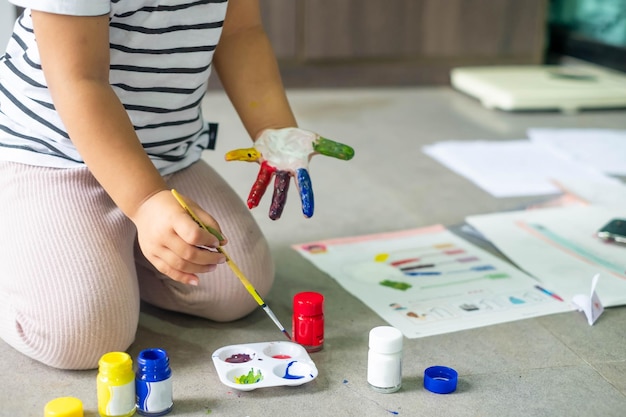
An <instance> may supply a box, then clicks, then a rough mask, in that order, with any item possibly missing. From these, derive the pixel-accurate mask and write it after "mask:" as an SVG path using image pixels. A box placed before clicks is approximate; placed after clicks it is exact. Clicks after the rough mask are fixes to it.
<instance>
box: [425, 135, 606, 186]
mask: <svg viewBox="0 0 626 417" xmlns="http://www.w3.org/2000/svg"><path fill="white" fill-rule="evenodd" d="M423 151H424V152H425V153H426V154H427V155H430V156H431V157H433V158H435V159H436V160H438V161H439V162H440V163H442V164H444V165H445V166H447V167H448V168H450V169H451V170H453V171H455V172H457V173H458V174H460V175H463V176H465V177H467V178H468V179H469V180H470V181H472V182H473V183H475V184H476V185H478V186H479V187H481V188H482V189H483V190H485V191H487V192H488V193H490V194H491V195H493V196H495V197H515V196H528V195H546V194H558V193H560V190H559V188H558V187H557V186H556V185H555V184H554V183H553V182H552V180H553V179H554V178H556V177H558V178H569V179H574V180H576V179H581V180H586V181H591V180H593V181H595V182H604V181H612V180H613V179H611V178H609V177H606V176H605V175H604V174H602V173H601V172H599V171H597V170H595V169H593V168H590V167H587V166H583V165H581V164H578V163H574V162H572V161H571V160H569V159H566V158H563V157H561V156H559V155H556V154H554V153H552V152H549V151H547V150H546V149H545V148H543V147H541V146H539V145H536V144H534V143H532V142H530V141H529V140H513V141H498V142H493V141H473V142H466V141H463V142H457V141H450V142H440V143H435V144H432V145H427V146H425V147H424V148H423Z"/></svg>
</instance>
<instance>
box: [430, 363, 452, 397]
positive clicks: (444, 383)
mask: <svg viewBox="0 0 626 417" xmlns="http://www.w3.org/2000/svg"><path fill="white" fill-rule="evenodd" d="M458 379H459V374H458V372H457V371H455V370H454V369H452V368H448V367H447V366H431V367H430V368H426V370H425V371H424V388H426V389H427V390H428V391H430V392H434V393H435V394H449V393H451V392H454V391H455V390H456V384H457V381H458Z"/></svg>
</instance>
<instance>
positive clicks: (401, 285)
mask: <svg viewBox="0 0 626 417" xmlns="http://www.w3.org/2000/svg"><path fill="white" fill-rule="evenodd" d="M379 284H380V285H382V286H383V287H389V288H393V289H394V290H400V291H406V290H408V289H409V288H411V287H412V285H411V284H408V283H406V282H400V281H391V280H388V279H386V280H384V281H380V282H379Z"/></svg>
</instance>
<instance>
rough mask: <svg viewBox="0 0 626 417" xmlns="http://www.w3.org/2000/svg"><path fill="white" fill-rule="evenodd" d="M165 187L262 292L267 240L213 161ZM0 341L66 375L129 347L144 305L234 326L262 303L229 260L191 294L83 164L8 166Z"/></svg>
mask: <svg viewBox="0 0 626 417" xmlns="http://www.w3.org/2000/svg"><path fill="white" fill-rule="evenodd" d="M166 179H167V181H168V184H169V186H170V187H172V188H176V189H177V190H178V191H180V192H181V193H183V194H185V195H187V196H189V197H190V198H192V199H194V200H195V201H196V202H197V203H198V204H199V205H200V206H202V207H203V208H204V209H205V210H207V211H208V212H209V213H210V214H211V215H212V216H213V217H215V218H216V220H217V221H218V222H219V223H220V226H221V228H222V231H223V232H224V234H225V236H226V237H228V239H229V244H228V245H227V246H226V248H227V250H228V254H229V255H230V256H231V257H232V258H233V260H235V262H236V263H237V264H238V266H239V267H240V268H241V270H242V271H244V273H245V274H246V276H247V277H248V279H249V280H250V281H251V282H252V283H253V285H254V286H255V287H256V288H257V290H258V291H259V293H260V294H261V295H262V296H264V295H265V294H267V292H268V291H269V290H270V287H271V285H272V282H273V280H274V265H273V262H272V259H271V257H270V256H271V255H270V252H269V248H268V245H267V242H266V241H265V239H264V237H263V235H262V234H261V231H260V229H259V227H258V226H257V224H256V223H255V221H254V219H253V218H252V216H251V214H250V213H249V211H248V208H247V207H246V206H245V204H244V203H243V202H242V201H241V199H240V198H239V197H238V196H237V195H236V194H235V192H234V191H233V190H232V189H231V188H230V187H229V185H228V184H226V182H225V181H224V180H223V179H222V178H221V177H220V176H219V175H218V174H217V173H216V172H215V171H214V170H213V169H212V168H211V167H209V166H208V165H207V164H206V163H205V162H203V161H199V162H196V163H195V164H194V165H192V166H191V167H189V168H187V169H185V170H182V171H180V172H178V173H175V174H172V175H170V176H168V177H167V178H166ZM0 232H1V239H0V337H1V338H2V339H3V340H4V341H5V342H7V343H8V344H9V345H11V346H13V347H14V348H15V349H17V350H18V351H20V352H22V353H24V354H25V355H28V356H30V357H31V358H33V359H35V360H38V361H40V362H43V363H45V364H47V365H50V366H53V367H56V368H63V369H92V368H96V367H97V362H98V359H99V358H100V356H101V355H103V354H104V353H106V352H110V351H123V350H126V349H127V348H128V347H129V346H130V344H131V343H132V342H133V340H134V337H135V332H136V330H137V323H138V319H139V300H140V297H141V299H143V300H144V301H146V302H148V303H150V304H153V305H156V306H158V307H161V308H164V309H168V310H174V311H179V312H183V313H187V314H193V315H196V316H200V317H206V318H208V319H211V320H216V321H230V320H235V319H238V318H240V317H243V316H245V315H246V314H248V313H250V312H251V311H252V310H253V309H254V308H255V307H256V306H257V304H256V303H255V301H254V299H253V298H252V297H251V296H250V295H249V294H248V292H247V291H246V289H245V288H244V286H243V285H241V283H240V282H239V280H238V279H237V278H236V277H235V276H234V275H233V274H232V272H231V271H230V269H229V268H228V266H227V265H226V264H222V265H219V266H218V268H217V270H216V271H214V272H212V273H209V274H206V275H205V276H201V279H200V285H199V286H198V287H193V286H189V285H184V284H180V283H178V282H176V281H173V280H171V279H169V278H167V277H165V276H163V275H162V274H160V273H159V272H158V271H156V270H155V269H154V268H153V267H152V265H151V264H150V263H148V262H147V260H146V259H145V258H144V257H143V255H142V254H141V252H140V250H139V248H138V245H137V240H136V230H135V227H134V225H133V223H132V222H131V221H130V220H129V219H128V218H126V217H125V216H124V214H122V212H121V211H120V210H119V209H118V208H117V207H116V206H115V204H114V203H113V201H112V200H111V199H110V198H109V196H108V195H107V194H106V192H105V191H104V190H103V189H102V187H101V186H100V185H99V184H98V183H97V182H96V181H95V179H94V178H93V176H92V175H91V174H90V172H89V171H88V170H87V168H79V169H54V168H45V167H36V166H29V165H23V164H17V163H10V162H0Z"/></svg>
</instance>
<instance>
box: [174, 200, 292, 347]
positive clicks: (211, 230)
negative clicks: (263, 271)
mask: <svg viewBox="0 0 626 417" xmlns="http://www.w3.org/2000/svg"><path fill="white" fill-rule="evenodd" d="M172 195H173V196H174V198H176V200H177V201H178V203H179V204H180V205H181V207H183V208H184V209H185V210H186V211H187V213H188V214H189V216H191V218H192V219H193V220H194V221H195V222H196V223H197V225H198V226H200V228H201V229H203V230H206V231H207V232H209V233H210V234H211V235H213V236H214V237H216V238H217V239H218V240H219V243H220V245H221V244H223V243H225V242H226V240H225V239H224V237H223V236H222V234H221V233H220V232H219V231H217V230H216V229H214V228H213V227H211V226H209V225H207V224H205V223H204V222H203V221H202V220H200V218H199V217H198V216H197V215H196V214H195V212H194V211H193V210H192V209H191V207H189V205H188V204H187V203H186V202H185V200H184V199H183V197H182V196H181V195H180V194H178V192H177V191H176V190H172ZM199 247H200V248H202V249H208V250H209V251H212V250H213V248H212V247H205V246H202V245H200V246H199ZM215 250H216V251H217V252H219V253H220V254H222V255H223V256H224V257H225V261H226V263H228V266H229V267H230V269H231V270H232V271H233V273H234V274H235V276H236V277H237V278H238V279H239V281H241V283H242V284H243V286H244V287H245V288H246V290H247V291H248V292H249V293H250V295H251V296H252V298H254V300H255V301H256V302H257V304H258V305H259V306H261V308H262V309H263V310H264V311H265V313H267V315H268V316H269V318H270V319H272V321H273V322H274V324H276V326H277V327H278V328H279V329H280V331H281V332H283V334H284V335H285V336H286V337H287V339H289V340H291V336H290V335H289V333H288V332H287V330H285V326H283V325H282V324H281V323H280V321H279V320H278V318H277V317H276V315H275V314H274V312H273V311H272V310H271V309H270V308H269V306H268V305H267V304H266V303H265V301H263V299H262V298H261V296H260V295H259V293H258V291H257V290H256V288H254V286H253V285H252V283H251V282H250V281H249V280H248V279H247V278H246V277H245V275H244V274H243V272H241V270H240V269H239V267H238V266H237V265H236V264H235V263H234V262H233V260H232V259H230V257H229V256H228V254H227V253H226V252H225V251H224V248H222V247H221V246H217V247H216V248H215Z"/></svg>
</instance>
